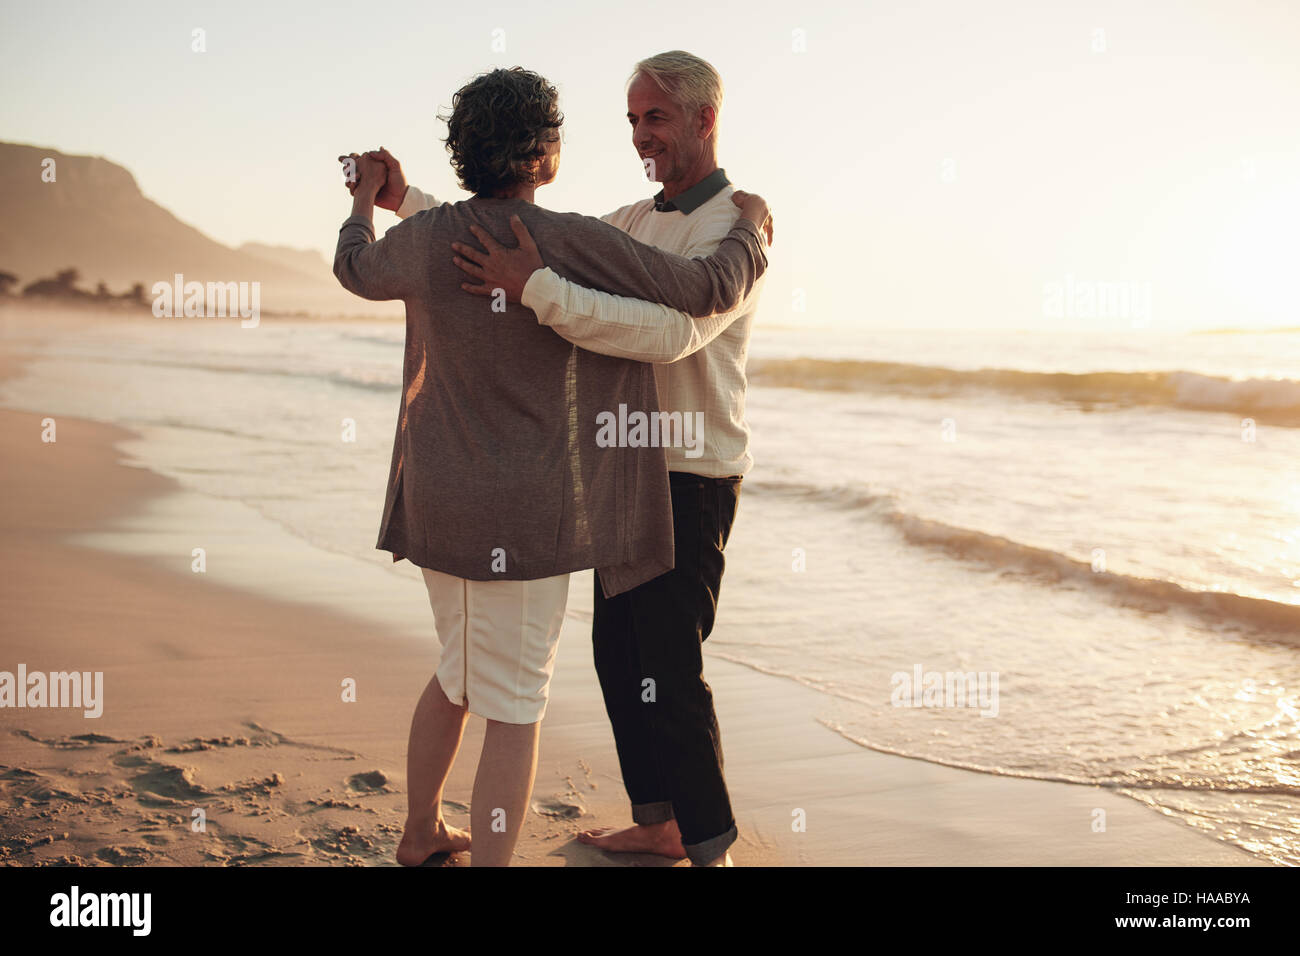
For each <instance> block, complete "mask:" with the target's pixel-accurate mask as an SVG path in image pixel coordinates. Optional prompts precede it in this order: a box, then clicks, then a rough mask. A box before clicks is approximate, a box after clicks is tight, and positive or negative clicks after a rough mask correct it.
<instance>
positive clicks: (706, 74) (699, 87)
mask: <svg viewBox="0 0 1300 956" xmlns="http://www.w3.org/2000/svg"><path fill="white" fill-rule="evenodd" d="M638 76H648V77H650V79H652V80H654V81H655V82H656V83H657V84H659V88H660V89H661V90H663V91H664V92H665V93H667V94H668V95H669V96H670V97H672V99H673V102H674V103H676V104H677V105H678V106H680V107H682V109H684V110H685V111H686V112H687V113H688V114H689V115H690V116H691V117H692V118H694V117H695V116H696V115H697V114H698V113H699V110H700V107H702V106H711V107H713V115H714V123H713V132H712V133H711V134H710V137H709V138H710V139H712V140H714V141H715V142H716V141H717V137H718V119H719V117H720V115H721V113H722V95H723V91H722V77H721V76H719V75H718V71H717V70H715V69H714V68H713V66H712V64H710V63H708V62H707V61H705V60H701V59H700V58H699V57H698V56H695V55H694V54H692V53H687V52H686V51H685V50H669V51H668V52H667V53H657V54H655V55H654V56H652V57H647V58H646V59H644V60H642V61H641V62H640V63H638V64H637V65H636V68H635V69H634V70H633V71H632V76H631V77H630V78H629V79H628V82H629V83H631V82H632V80H635V79H636V78H637V77H638Z"/></svg>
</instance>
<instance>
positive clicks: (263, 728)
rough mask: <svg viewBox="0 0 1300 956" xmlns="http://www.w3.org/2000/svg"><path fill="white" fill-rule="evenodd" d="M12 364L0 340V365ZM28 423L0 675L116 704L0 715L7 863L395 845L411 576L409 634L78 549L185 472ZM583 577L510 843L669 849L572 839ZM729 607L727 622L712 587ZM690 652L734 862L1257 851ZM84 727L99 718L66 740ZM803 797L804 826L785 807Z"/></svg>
mask: <svg viewBox="0 0 1300 956" xmlns="http://www.w3.org/2000/svg"><path fill="white" fill-rule="evenodd" d="M15 368H16V364H15V362H14V361H13V360H12V359H11V358H9V357H0V375H4V374H5V373H6V372H10V373H12V372H13V371H14V370H15ZM41 417H42V416H41V415H39V414H36V413H31V412H18V411H12V410H3V411H0V440H2V441H3V443H4V450H5V455H6V461H7V462H9V466H8V467H7V468H6V471H5V473H4V475H3V478H2V479H0V480H2V481H3V492H4V498H5V505H4V510H3V521H4V534H5V535H6V547H5V554H4V558H3V561H4V571H5V572H6V573H5V576H4V582H5V583H4V585H3V588H4V590H3V601H4V606H5V608H6V618H7V620H8V621H9V622H10V626H9V628H8V629H7V633H6V640H5V641H4V647H3V651H4V659H3V660H2V661H0V670H15V669H16V668H17V665H18V664H19V663H24V664H26V666H27V668H28V670H29V671H35V670H47V671H50V670H69V669H77V670H91V671H98V670H102V671H103V672H104V674H105V683H106V686H107V690H106V697H107V703H106V707H105V712H104V716H103V717H101V718H98V719H94V720H93V723H89V724H88V720H89V719H87V718H83V717H82V716H81V715H80V711H56V710H52V709H51V710H45V711H39V712H38V711H32V710H16V709H14V710H11V709H8V708H5V709H0V726H2V727H3V729H4V731H5V732H6V742H7V748H6V757H5V760H4V764H5V767H4V776H3V785H4V789H5V800H4V802H3V804H2V805H0V812H2V813H3V817H2V819H3V824H0V831H2V833H0V835H2V836H3V842H2V843H0V859H3V860H4V861H6V862H9V863H17V864H28V865H30V864H36V863H57V862H62V863H88V864H92V863H98V864H107V865H130V864H146V865H169V864H186V863H190V864H193V863H197V864H217V865H246V864H262V865H304V864H306V865H319V864H325V865H385V864H387V865H396V864H395V861H394V860H393V856H392V853H393V849H394V848H395V847H396V843H397V840H398V839H399V838H400V833H401V823H402V821H403V819H404V817H405V791H404V786H403V778H404V773H405V746H406V733H407V729H408V727H409V720H410V713H411V709H412V708H413V707H414V704H415V701H416V699H417V698H418V696H419V693H420V691H421V690H422V689H423V687H424V684H425V683H426V682H427V680H428V678H429V676H430V675H431V674H432V673H433V669H434V666H435V664H436V642H435V639H434V636H433V633H432V618H431V615H429V614H428V608H427V603H425V596H424V594H423V591H422V589H421V588H419V586H418V584H417V585H412V587H413V590H412V593H411V595H410V602H409V604H407V607H406V609H405V610H404V612H403V614H404V615H406V616H409V615H423V616H424V618H425V619H426V622H427V630H426V631H425V632H424V634H425V636H424V637H423V638H419V639H413V637H412V635H411V634H409V633H406V632H405V631H404V629H403V628H402V627H401V626H400V624H396V623H394V624H392V625H390V626H385V625H384V623H383V622H381V621H379V620H377V619H376V617H375V615H374V614H371V615H369V616H365V615H361V614H358V615H355V616H351V615H347V614H342V613H339V612H337V611H336V610H334V609H332V608H323V607H313V606H309V605H305V604H303V603H302V602H298V603H291V602H285V601H279V600H273V599H271V598H267V597H263V596H259V595H255V594H252V593H250V592H248V591H244V590H240V589H237V588H232V587H228V586H226V585H224V584H222V583H216V582H215V580H210V579H208V578H206V577H205V576H204V575H198V574H193V573H188V570H187V568H188V560H189V559H188V556H187V555H186V556H183V557H184V561H172V562H171V564H170V566H168V567H164V566H162V564H161V563H160V561H159V560H158V559H156V558H154V559H151V558H149V557H145V556H143V555H140V554H123V553H121V552H120V551H107V550H102V549H100V548H90V547H86V546H84V545H79V544H75V543H71V542H69V540H68V538H69V536H72V535H84V534H85V533H86V532H90V531H94V532H96V537H97V538H98V539H100V540H103V539H104V538H105V537H106V536H112V535H114V534H117V535H121V534H122V528H121V524H120V521H121V519H122V518H123V516H130V515H133V514H134V515H139V514H141V513H142V512H144V511H145V510H146V509H147V507H148V505H149V503H150V502H153V501H159V500H167V499H169V498H171V497H175V496H176V495H178V494H181V492H179V491H178V489H179V485H178V484H177V483H176V482H174V481H173V480H171V479H169V478H166V477H163V476H160V475H157V474H155V473H153V472H149V471H146V470H144V469H141V468H138V467H134V466H131V465H129V464H126V463H124V462H123V461H122V460H121V458H122V455H121V453H120V452H119V450H118V448H117V445H118V444H119V443H120V442H123V441H127V440H130V439H133V438H135V437H137V436H135V435H134V433H132V432H130V431H127V430H125V429H122V428H118V427H117V426H112V425H107V424H103V423H98V422H90V421H84V420H78V419H72V418H63V417H59V418H58V429H59V431H58V441H57V442H56V443H54V444H53V445H46V444H44V443H42V442H41V441H40V439H39V434H40V425H39V422H40V419H41ZM155 520H156V519H155ZM294 540H295V541H297V539H294ZM280 546H281V545H279V544H277V547H280ZM286 547H287V546H286ZM295 547H297V548H298V549H299V550H300V551H304V552H305V551H310V550H312V549H311V548H310V546H309V545H307V544H306V543H303V542H297V544H296V545H295ZM278 553H279V552H277V554H278ZM339 560H340V561H346V560H348V559H346V558H339ZM403 586H404V585H403ZM590 588H591V581H590V572H584V573H582V574H579V575H575V578H574V580H573V582H572V590H571V599H570V612H569V614H567V615H566V619H565V623H564V629H563V631H562V636H561V641H560V648H559V655H558V659H557V662H556V671H555V678H554V681H553V684H552V693H551V703H550V707H549V709H548V713H547V717H546V722H545V724H544V725H543V728H542V734H541V745H540V754H539V764H538V774H537V783H536V787H535V791H534V797H533V800H534V811H535V812H534V814H533V815H532V817H531V818H530V820H529V823H528V826H527V827H526V829H525V833H524V835H523V837H522V839H521V841H520V844H519V847H518V850H517V858H516V862H517V863H518V864H523V865H584V866H593V865H594V866H601V865H673V864H672V863H671V861H668V860H665V859H662V858H657V857H642V856H618V857H616V856H613V855H610V854H605V853H603V852H602V851H599V850H595V849H593V848H591V847H587V846H584V845H582V844H579V843H577V842H576V841H575V840H573V834H574V833H575V832H576V831H577V830H579V829H586V828H588V827H591V826H595V825H603V826H623V825H626V824H627V823H629V822H630V818H629V812H628V809H627V805H626V800H625V798H624V796H623V793H622V786H621V781H620V779H619V774H618V765H617V759H616V757H615V755H614V749H613V742H612V736H611V734H610V730H609V726H608V723H607V721H606V718H605V714H604V707H603V703H602V701H601V698H600V694H599V689H598V686H597V683H596V679H595V675H594V671H593V669H592V667H591V649H590V635H589V630H588V628H589V616H588V617H587V619H585V620H584V617H583V615H584V613H587V612H584V608H586V609H589V607H590V596H589V595H590ZM370 606H371V609H372V610H373V609H374V607H373V603H372V605H370ZM720 610H721V614H722V615H723V616H722V617H721V618H720V620H722V621H723V622H724V623H725V614H726V603H725V601H724V603H723V606H722V608H721V609H720ZM706 650H707V645H706ZM706 658H707V661H708V663H707V664H706V672H707V677H708V680H709V682H710V684H711V685H712V687H713V689H714V692H715V698H716V701H717V707H718V715H719V722H720V725H721V728H722V734H723V742H724V748H725V750H726V753H727V777H728V783H729V786H730V789H731V792H732V801H733V805H734V807H735V811H736V817H737V825H738V827H739V830H740V840H739V842H738V843H737V844H736V845H735V846H734V847H733V848H732V855H733V857H734V858H735V860H736V863H737V865H742V866H743V865H751V866H752V865H908V866H911V865H1181V866H1206V865H1251V864H1258V865H1267V863H1266V861H1263V860H1261V859H1259V858H1257V857H1254V856H1253V855H1251V854H1249V853H1247V852H1246V851H1244V850H1241V849H1239V848H1237V847H1234V846H1232V845H1230V844H1227V843H1225V842H1223V841H1220V840H1218V839H1215V838H1213V837H1211V836H1208V835H1206V834H1203V833H1199V832H1197V831H1195V830H1193V829H1191V828H1190V827H1188V826H1186V825H1184V824H1182V823H1180V822H1178V821H1175V820H1172V819H1168V818H1165V817H1162V816H1161V815H1159V814H1158V813H1156V812H1153V811H1152V810H1150V809H1149V808H1147V807H1145V806H1143V805H1141V804H1139V803H1138V802H1136V801H1134V800H1131V799H1129V798H1127V797H1124V796H1122V795H1120V794H1117V793H1114V792H1111V791H1108V790H1105V789H1102V788H1097V787H1087V786H1079V785H1071V784H1060V783H1051V782H1045V781H1037V780H1028V779H1024V778H1011V777H999V776H995V775H990V774H981V773H977V772H973V771H967V770H961V769H956V768H950V767H944V766H941V765H938V764H932V763H929V762H926V761H924V760H919V759H913V758H907V757H900V756H895V755H889V754H882V753H879V752H876V751H872V750H869V749H865V748H863V747H861V746H858V745H856V744H854V743H851V742H850V741H848V740H846V739H844V738H843V737H841V736H839V735H838V734H836V733H834V732H833V731H831V730H829V729H828V728H827V727H825V726H823V725H822V724H821V723H819V722H818V721H817V719H816V714H817V705H818V703H819V695H818V694H817V693H816V692H815V691H813V690H811V689H809V688H806V687H803V686H801V685H798V684H795V683H794V682H791V681H787V680H784V679H782V678H779V677H775V676H772V675H766V674H762V673H760V672H758V671H755V670H753V669H751V668H748V667H746V666H744V665H741V664H738V663H733V662H731V661H728V660H725V659H722V658H719V657H717V656H715V655H712V654H707V653H706ZM346 677H351V678H353V679H355V680H356V682H357V688H358V694H357V698H358V699H357V702H356V703H352V704H344V703H343V702H342V701H341V699H340V683H341V681H342V680H343V679H344V678H346ZM118 701H120V702H121V703H118ZM482 726H483V724H482V721H481V720H479V719H478V718H471V720H470V722H469V726H468V728H467V731H466V735H465V741H464V744H463V746H462V751H461V754H462V757H461V759H460V760H458V762H457V765H456V767H455V768H454V770H453V773H452V776H451V778H450V779H449V781H448V785H447V790H446V795H447V801H448V802H447V804H446V809H447V813H448V819H449V821H450V822H452V823H453V824H456V825H462V826H463V825H465V824H466V823H467V822H468V813H467V809H468V808H467V806H466V805H465V803H464V802H463V801H468V799H469V794H470V791H471V789H472V780H473V771H474V764H475V758H476V755H477V752H478V749H479V745H480V743H481V739H482ZM86 734H95V735H98V737H96V738H92V739H84V738H83V739H78V738H79V737H83V735H86ZM99 738H107V739H99ZM196 807H198V808H202V809H204V810H205V812H206V813H207V830H206V832H204V833H195V832H193V831H192V827H191V823H192V821H191V814H192V811H193V809H194V808H196ZM1095 809H1104V810H1105V811H1106V815H1107V829H1106V832H1104V833H1094V832H1092V831H1091V822H1092V819H1093V811H1094V810H1095ZM801 810H802V811H803V812H804V814H806V820H807V826H806V830H804V831H801V832H800V831H796V830H795V829H794V828H793V827H792V821H793V820H794V819H795V815H796V813H797V811H801ZM65 833H66V834H67V835H66V836H63V835H62V834H65ZM456 862H459V863H461V864H463V863H464V862H465V858H464V857H463V856H462V857H460V858H458V859H457V861H456ZM676 865H685V864H684V863H678V864H676Z"/></svg>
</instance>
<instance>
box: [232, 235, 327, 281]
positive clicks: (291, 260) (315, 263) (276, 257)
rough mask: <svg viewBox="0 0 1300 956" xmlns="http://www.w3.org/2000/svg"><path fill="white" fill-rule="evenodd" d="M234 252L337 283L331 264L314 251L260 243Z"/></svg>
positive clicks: (249, 244) (251, 243) (253, 243)
mask: <svg viewBox="0 0 1300 956" xmlns="http://www.w3.org/2000/svg"><path fill="white" fill-rule="evenodd" d="M236 252H243V253H247V254H248V255H250V256H255V257H256V258H258V259H262V260H265V261H266V262H276V263H279V264H280V265H282V266H284V267H285V268H287V269H293V270H294V271H296V272H301V273H302V274H303V275H307V276H312V277H314V278H317V279H326V280H328V281H330V282H337V281H338V280H337V279H335V278H334V265H333V263H330V262H326V261H325V257H324V256H322V255H321V254H320V253H319V252H318V251H316V250H315V249H294V248H292V247H290V246H268V245H266V244H265V243H261V242H246V243H244V244H243V245H242V246H240V247H239V248H238V249H237V250H236Z"/></svg>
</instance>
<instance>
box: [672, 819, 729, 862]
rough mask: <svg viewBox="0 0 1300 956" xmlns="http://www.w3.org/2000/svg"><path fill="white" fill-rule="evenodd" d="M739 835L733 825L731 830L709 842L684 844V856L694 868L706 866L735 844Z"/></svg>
mask: <svg viewBox="0 0 1300 956" xmlns="http://www.w3.org/2000/svg"><path fill="white" fill-rule="evenodd" d="M739 836H740V833H739V832H738V831H737V830H736V825H735V824H734V823H733V824H732V825H731V829H730V830H728V831H727V832H726V833H723V834H721V835H720V836H715V837H713V838H712V839H711V840H705V841H704V842H703V843H686V844H683V846H685V848H686V855H687V857H689V858H690V861H691V862H692V863H693V864H695V865H696V866H707V865H708V864H710V863H712V862H713V861H714V860H716V859H717V858H718V857H720V856H722V854H724V853H726V852H727V850H728V848H730V846H731V844H733V843H735V842H736V840H737V838H738V837H739Z"/></svg>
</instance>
